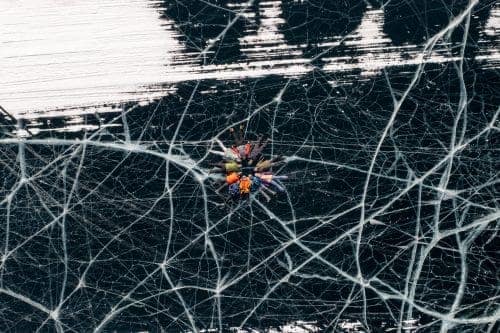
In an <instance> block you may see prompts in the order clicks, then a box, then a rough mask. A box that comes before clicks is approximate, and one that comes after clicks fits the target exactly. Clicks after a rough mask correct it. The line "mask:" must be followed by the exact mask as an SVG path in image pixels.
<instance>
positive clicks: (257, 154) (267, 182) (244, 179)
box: [210, 126, 288, 201]
mask: <svg viewBox="0 0 500 333" xmlns="http://www.w3.org/2000/svg"><path fill="white" fill-rule="evenodd" d="M230 132H231V133H232V134H233V137H234V144H233V145H232V146H231V148H226V147H225V146H224V145H223V144H222V143H221V142H219V144H220V146H221V147H222V149H223V152H216V151H212V152H213V153H217V154H219V155H221V156H222V158H223V160H222V161H220V162H218V163H212V164H211V165H212V166H215V168H213V169H212V170H210V173H219V174H221V175H223V177H224V178H223V179H224V180H225V185H224V186H226V185H227V187H228V193H229V195H230V196H231V197H232V198H234V199H238V198H245V197H248V196H249V195H250V194H251V193H257V192H260V193H262V195H263V196H264V197H265V198H266V199H267V201H269V200H270V199H271V198H270V195H274V194H276V192H275V190H274V189H276V190H278V191H280V192H283V191H285V188H284V187H283V185H282V184H281V183H280V180H283V179H287V178H288V177H287V176H284V175H279V176H278V175H275V174H273V172H272V167H273V166H276V165H278V164H280V163H283V162H284V158H283V156H276V157H274V158H271V159H265V158H264V155H263V154H262V151H263V150H264V148H265V147H266V145H267V143H268V142H269V139H266V140H263V137H262V136H260V137H259V138H258V140H257V141H254V142H250V141H247V142H244V139H243V126H240V129H239V131H238V132H237V131H235V130H234V129H233V128H231V129H230Z"/></svg>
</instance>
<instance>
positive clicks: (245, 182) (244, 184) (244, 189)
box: [240, 176, 252, 194]
mask: <svg viewBox="0 0 500 333" xmlns="http://www.w3.org/2000/svg"><path fill="white" fill-rule="evenodd" d="M251 186H252V182H251V181H250V178H248V177H246V176H243V177H241V179H240V194H248V193H250V188H251Z"/></svg>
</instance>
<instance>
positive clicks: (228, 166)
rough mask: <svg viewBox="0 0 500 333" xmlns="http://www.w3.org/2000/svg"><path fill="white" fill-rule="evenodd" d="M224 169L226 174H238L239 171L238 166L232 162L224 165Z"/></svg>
mask: <svg viewBox="0 0 500 333" xmlns="http://www.w3.org/2000/svg"><path fill="white" fill-rule="evenodd" d="M224 169H225V170H226V172H238V171H240V166H239V165H238V163H236V162H234V161H232V162H227V163H224Z"/></svg>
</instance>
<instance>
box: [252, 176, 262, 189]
mask: <svg viewBox="0 0 500 333" xmlns="http://www.w3.org/2000/svg"><path fill="white" fill-rule="evenodd" d="M251 181H252V186H251V187H250V190H251V191H252V192H257V191H258V190H259V188H260V186H261V185H262V180H261V179H260V178H259V177H255V176H252V178H251Z"/></svg>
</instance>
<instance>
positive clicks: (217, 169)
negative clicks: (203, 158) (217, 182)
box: [208, 168, 225, 174]
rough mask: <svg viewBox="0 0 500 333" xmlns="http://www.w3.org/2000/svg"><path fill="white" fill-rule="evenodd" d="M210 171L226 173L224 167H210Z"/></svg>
mask: <svg viewBox="0 0 500 333" xmlns="http://www.w3.org/2000/svg"><path fill="white" fill-rule="evenodd" d="M208 173H209V174H210V173H225V171H224V169H222V168H213V169H210V171H208Z"/></svg>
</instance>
